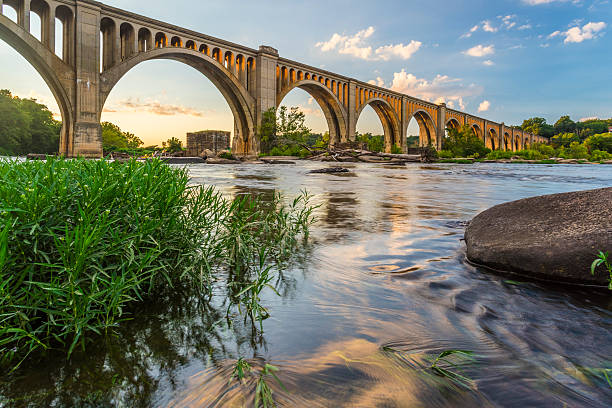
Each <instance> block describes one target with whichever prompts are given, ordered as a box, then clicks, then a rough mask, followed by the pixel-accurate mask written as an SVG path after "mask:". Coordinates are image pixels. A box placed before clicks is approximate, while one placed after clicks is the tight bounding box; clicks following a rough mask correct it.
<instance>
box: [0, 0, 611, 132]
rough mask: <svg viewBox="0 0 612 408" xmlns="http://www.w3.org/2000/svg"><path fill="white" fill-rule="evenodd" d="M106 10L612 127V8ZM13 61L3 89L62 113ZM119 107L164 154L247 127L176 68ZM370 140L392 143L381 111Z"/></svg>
mask: <svg viewBox="0 0 612 408" xmlns="http://www.w3.org/2000/svg"><path fill="white" fill-rule="evenodd" d="M106 3H107V4H110V5H113V6H116V7H121V8H124V9H126V10H130V11H133V12H137V13H140V14H143V15H146V16H149V17H153V18H156V19H160V20H164V21H167V22H170V23H173V24H176V25H180V26H183V27H186V28H190V29H194V30H196V31H200V32H203V33H206V34H209V35H212V36H215V37H220V38H223V39H227V40H230V41H233V42H237V43H240V44H244V45H247V46H250V47H253V48H258V47H259V45H262V44H265V45H271V46H273V47H275V48H277V49H278V50H279V53H280V55H281V56H283V57H286V58H291V59H295V60H298V61H301V62H304V63H308V64H310V65H314V66H318V67H323V68H325V69H327V70H330V71H334V72H338V73H341V74H344V75H348V76H352V77H355V78H358V79H361V80H364V81H374V82H375V83H378V84H380V85H383V86H386V87H389V88H393V89H395V90H398V91H403V92H406V93H408V94H410V95H413V96H416V97H420V98H423V99H428V100H431V101H438V102H439V101H442V100H443V101H445V102H446V103H447V104H448V105H451V106H454V107H456V108H459V109H464V110H465V111H467V112H470V113H474V114H479V115H481V116H484V117H487V118H490V119H492V120H496V121H500V122H501V121H503V122H505V123H507V124H517V123H521V122H522V120H523V119H525V118H527V117H531V116H542V117H545V118H547V119H548V121H549V122H553V123H554V121H556V119H557V118H558V117H559V116H561V115H562V114H570V115H571V116H572V118H573V119H575V120H579V119H581V118H586V117H594V116H598V117H611V116H612V102H611V101H612V97H611V96H612V95H611V94H612V71H611V69H610V67H611V66H612V37H611V35H610V34H609V33H608V31H610V28H611V24H612V2H610V0H496V1H483V0H470V1H448V0H447V1H439V0H430V1H428V2H426V4H427V5H426V6H425V5H423V4H424V2H422V1H412V0H402V1H399V0H379V1H362V0H351V1H345V0H340V1H317V0H310V1H298V0H289V1H288V0H284V1H280V0H260V1H242V0H234V1H224V2H221V1H202V2H193V1H187V0H174V1H172V2H168V1H167V0H165V1H161V0H147V1H145V0H123V1H117V0H108V1H106ZM34 25H35V23H34ZM0 60H1V61H2V64H1V65H0V74H1V75H0V88H9V89H12V90H14V91H15V92H16V93H17V94H19V95H20V96H35V97H38V98H39V99H40V100H41V101H43V102H46V103H49V104H50V105H53V103H52V96H51V93H50V92H49V90H48V89H47V87H46V85H45V84H44V82H43V81H42V80H41V79H40V77H38V75H37V74H36V73H35V71H34V70H33V69H31V68H30V67H29V66H28V67H27V68H26V67H25V66H26V65H27V62H25V60H23V59H22V58H21V57H19V56H18V54H16V53H15V52H14V51H12V50H11V49H10V48H9V47H8V46H7V45H6V44H4V43H2V42H0ZM284 103H285V104H287V105H290V106H296V105H299V106H301V107H302V109H304V110H305V112H306V113H307V117H308V121H307V123H308V124H309V125H310V126H311V127H312V128H313V129H314V130H317V131H323V130H325V129H326V125H325V122H324V121H323V118H322V114H321V113H320V110H319V109H318V107H317V106H316V102H315V103H313V101H311V100H309V98H308V95H307V94H306V93H304V92H302V91H294V92H292V93H291V94H289V96H288V97H287V99H286V100H285V101H284ZM106 109H107V111H106V112H105V113H104V115H103V119H104V120H111V121H113V122H116V123H117V124H119V125H120V126H121V127H122V128H124V129H126V130H130V131H132V132H134V133H136V134H137V135H138V136H140V137H141V138H142V139H144V140H145V141H146V142H150V143H159V141H160V140H162V139H165V138H168V137H171V136H177V137H184V133H185V132H186V131H190V130H197V129H204V128H225V129H228V130H229V129H231V128H232V127H233V126H232V124H233V121H232V117H231V112H230V110H229V108H228V107H227V104H226V103H225V101H224V100H223V98H222V97H221V95H220V93H219V92H218V91H217V90H216V89H215V88H214V87H213V86H212V84H211V83H210V82H209V81H208V80H207V79H206V78H204V77H202V76H201V75H200V74H199V73H197V72H195V71H193V70H192V69H191V68H189V67H185V66H181V65H180V64H178V63H176V62H164V61H156V62H148V63H145V64H142V65H141V66H138V67H137V68H136V69H135V70H134V71H132V72H130V73H129V74H128V75H127V76H126V77H124V78H123V79H122V80H121V82H120V83H119V84H118V86H117V88H116V89H115V90H114V91H113V93H112V94H111V96H110V98H109V100H108V102H107V105H106ZM112 111H115V112H112ZM358 130H360V131H374V132H377V131H378V132H380V130H381V127H380V124H379V122H378V118H377V117H376V116H375V115H374V113H373V111H370V112H366V114H365V115H364V116H363V117H362V118H361V119H360V122H359V129H358Z"/></svg>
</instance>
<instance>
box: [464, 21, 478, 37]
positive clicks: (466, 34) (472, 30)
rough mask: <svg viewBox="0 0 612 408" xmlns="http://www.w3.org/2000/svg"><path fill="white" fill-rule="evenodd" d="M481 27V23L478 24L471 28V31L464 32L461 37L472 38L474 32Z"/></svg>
mask: <svg viewBox="0 0 612 408" xmlns="http://www.w3.org/2000/svg"><path fill="white" fill-rule="evenodd" d="M479 28H480V25H479V24H476V25H475V26H474V27H472V28H470V31H468V32H467V33H465V34H463V35H462V36H461V37H460V38H470V37H471V36H472V34H474V33H475V32H476V31H478V29H479Z"/></svg>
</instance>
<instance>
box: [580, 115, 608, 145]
mask: <svg viewBox="0 0 612 408" xmlns="http://www.w3.org/2000/svg"><path fill="white" fill-rule="evenodd" d="M577 127H578V134H579V136H580V140H585V139H587V138H588V137H590V136H593V135H597V134H602V133H606V132H607V131H608V121H606V120H600V119H592V120H587V121H584V122H579V123H577Z"/></svg>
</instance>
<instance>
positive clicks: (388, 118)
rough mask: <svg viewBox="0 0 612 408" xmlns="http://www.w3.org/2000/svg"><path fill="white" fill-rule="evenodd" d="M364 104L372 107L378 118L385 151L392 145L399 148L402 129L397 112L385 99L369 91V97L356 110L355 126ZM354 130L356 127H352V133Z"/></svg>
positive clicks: (389, 150) (389, 149)
mask: <svg viewBox="0 0 612 408" xmlns="http://www.w3.org/2000/svg"><path fill="white" fill-rule="evenodd" d="M366 106H370V107H372V109H374V112H376V115H377V116H378V118H379V119H380V122H381V124H382V127H383V132H384V136H385V151H386V152H391V148H392V147H393V146H394V145H397V146H398V147H400V148H401V147H402V129H401V124H400V123H401V122H400V120H399V118H398V116H397V113H395V110H394V109H393V107H392V106H391V104H390V103H389V102H388V101H387V100H386V99H383V98H381V97H380V96H379V95H376V94H374V93H373V92H370V98H369V99H367V100H366V101H365V102H364V103H363V104H362V105H361V106H360V107H359V109H358V110H357V113H356V115H355V126H356V125H357V122H358V121H359V117H360V116H361V113H362V112H363V110H364V109H365V107H366ZM355 131H356V129H353V133H354V132H355Z"/></svg>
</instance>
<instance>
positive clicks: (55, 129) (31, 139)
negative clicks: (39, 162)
mask: <svg viewBox="0 0 612 408" xmlns="http://www.w3.org/2000/svg"><path fill="white" fill-rule="evenodd" d="M60 130H61V123H60V122H58V121H56V120H54V119H53V114H52V113H51V112H50V111H49V109H47V107H46V106H45V105H42V104H40V103H38V102H36V100H35V99H21V98H19V97H17V96H13V95H12V94H11V92H10V91H8V90H6V89H5V90H0V154H6V155H21V154H26V153H55V152H57V150H58V146H59V135H60Z"/></svg>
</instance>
